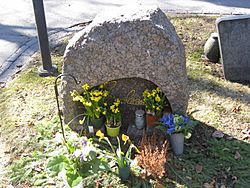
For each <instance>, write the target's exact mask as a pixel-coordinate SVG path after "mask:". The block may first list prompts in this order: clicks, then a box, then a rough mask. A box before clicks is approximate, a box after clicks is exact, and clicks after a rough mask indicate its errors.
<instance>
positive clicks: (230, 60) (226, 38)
mask: <svg viewBox="0 0 250 188" xmlns="http://www.w3.org/2000/svg"><path fill="white" fill-rule="evenodd" d="M217 30H218V33H219V45H220V53H221V57H222V62H223V71H224V76H225V78H226V79H227V80H231V81H250V53H249V52H250V15H243V16H228V17H222V18H219V19H218V20H217Z"/></svg>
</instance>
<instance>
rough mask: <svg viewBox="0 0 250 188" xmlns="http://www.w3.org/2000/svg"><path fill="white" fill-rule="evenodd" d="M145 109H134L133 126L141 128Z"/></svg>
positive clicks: (143, 122)
mask: <svg viewBox="0 0 250 188" xmlns="http://www.w3.org/2000/svg"><path fill="white" fill-rule="evenodd" d="M144 114H145V111H144V110H136V111H135V126H136V128H137V129H143V128H144V126H145V116H144Z"/></svg>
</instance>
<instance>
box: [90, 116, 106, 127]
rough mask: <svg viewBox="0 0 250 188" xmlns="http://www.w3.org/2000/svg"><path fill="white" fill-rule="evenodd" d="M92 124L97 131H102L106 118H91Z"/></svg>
mask: <svg viewBox="0 0 250 188" xmlns="http://www.w3.org/2000/svg"><path fill="white" fill-rule="evenodd" d="M90 124H91V125H92V126H93V127H94V128H95V129H101V128H102V126H103V125H104V116H101V117H100V118H90Z"/></svg>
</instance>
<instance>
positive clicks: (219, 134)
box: [212, 131, 224, 138]
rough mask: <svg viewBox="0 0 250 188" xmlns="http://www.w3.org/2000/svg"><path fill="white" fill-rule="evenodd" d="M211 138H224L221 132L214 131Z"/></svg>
mask: <svg viewBox="0 0 250 188" xmlns="http://www.w3.org/2000/svg"><path fill="white" fill-rule="evenodd" d="M212 137H214V138H223V137H224V133H223V132H221V131H214V132H213V134H212Z"/></svg>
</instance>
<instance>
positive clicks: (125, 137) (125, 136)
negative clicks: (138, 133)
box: [122, 134, 129, 145]
mask: <svg viewBox="0 0 250 188" xmlns="http://www.w3.org/2000/svg"><path fill="white" fill-rule="evenodd" d="M128 140H129V136H127V135H125V134H122V141H123V142H124V145H125V144H126V143H127V141H128Z"/></svg>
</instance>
